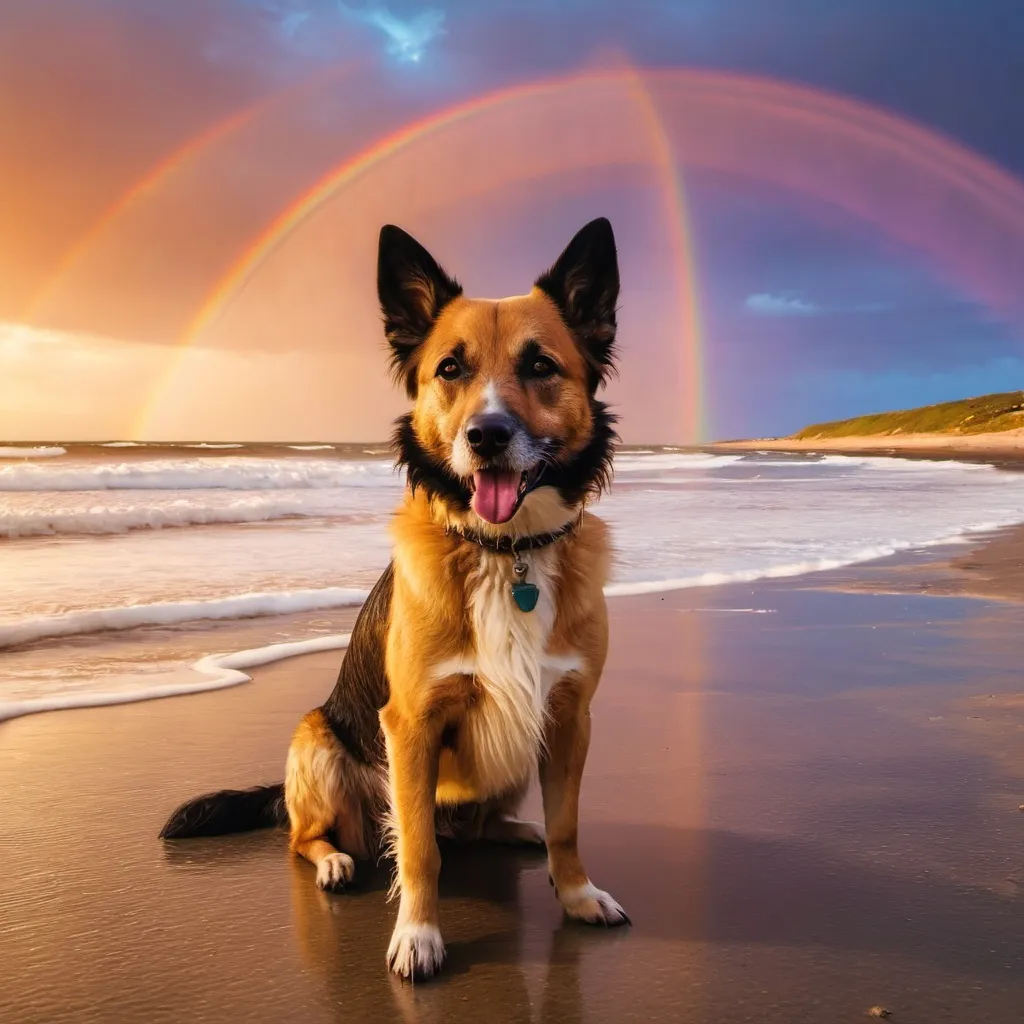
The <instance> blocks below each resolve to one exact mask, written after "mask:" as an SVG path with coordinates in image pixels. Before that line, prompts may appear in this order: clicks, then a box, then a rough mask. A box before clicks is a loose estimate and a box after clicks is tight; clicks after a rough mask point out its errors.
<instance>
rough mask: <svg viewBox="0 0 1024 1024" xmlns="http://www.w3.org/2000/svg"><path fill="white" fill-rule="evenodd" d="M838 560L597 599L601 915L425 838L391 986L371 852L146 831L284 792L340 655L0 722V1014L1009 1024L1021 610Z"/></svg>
mask: <svg viewBox="0 0 1024 1024" xmlns="http://www.w3.org/2000/svg"><path fill="white" fill-rule="evenodd" d="M872 571H875V570H865V572H872ZM854 575H856V573H854V572H852V571H848V572H845V573H840V574H829V575H826V574H821V575H820V576H814V577H805V578H803V579H798V580H793V581H789V582H774V583H764V584H757V585H749V584H748V585H743V586H736V587H721V588H714V589H710V590H704V591H698V590H691V591H680V592H675V593H669V594H665V595H655V596H649V597H643V598H622V599H616V600H615V601H614V602H613V603H612V609H613V615H612V622H613V636H612V649H611V656H610V660H609V664H608V668H607V671H606V675H605V679H604V683H603V685H602V689H601V691H600V693H599V694H598V699H597V703H596V706H595V709H594V740H593V745H592V750H591V757H590V761H589V764H588V771H587V775H586V778H585V783H584V794H583V811H582V820H581V843H582V850H583V854H584V858H585V861H586V863H587V865H588V868H589V870H590V873H591V875H592V877H593V879H594V880H595V882H596V883H597V884H598V885H600V886H602V887H604V888H607V889H608V890H610V891H611V892H612V893H613V894H614V895H615V896H616V898H617V899H619V901H620V902H621V903H622V904H623V905H624V906H625V907H626V909H627V911H628V912H629V913H630V915H631V917H632V920H633V926H632V928H630V929H623V930H617V931H600V930H592V929H589V928H587V927H586V926H583V925H576V924H571V923H567V922H565V921H564V920H563V918H562V915H561V912H560V909H559V907H558V905H557V903H556V901H555V899H554V897H553V895H552V893H551V890H550V888H549V886H548V881H547V871H546V866H545V863H544V860H543V856H540V857H538V856H537V855H536V854H535V853H520V852H515V851H509V850H502V849H498V848H494V847H476V848H468V849H460V850H450V849H449V850H446V851H445V853H444V868H443V873H442V926H443V930H444V934H445V938H446V940H447V943H448V951H449V962H448V965H447V967H446V970H445V972H444V973H443V974H442V975H441V976H440V977H439V978H438V979H437V980H435V981H433V982H431V983H428V984H423V985H418V986H416V987H415V988H412V987H410V986H408V985H405V986H403V985H402V984H400V983H398V982H397V981H394V980H392V979H391V978H390V977H389V976H388V974H387V973H386V971H385V967H384V951H385V949H386V946H387V940H388V936H389V933H390V930H391V926H392V922H393V917H394V909H395V908H394V906H393V905H389V904H387V903H386V901H385V886H386V882H387V873H386V870H385V869H383V868H377V869H374V868H372V867H368V866H365V865H361V874H360V877H359V880H358V882H357V884H356V886H355V887H354V888H353V889H352V891H350V892H347V893H344V894H338V895H326V894H322V893H320V892H318V891H317V890H316V888H315V886H314V883H313V870H312V868H311V867H310V866H309V865H307V864H305V863H302V862H299V861H296V860H292V859H291V858H289V856H288V854H287V851H286V845H285V838H284V836H283V835H282V834H281V833H279V832H271V831H267V832H259V833H252V834H249V835H242V836H235V837H226V838H223V839H208V840H193V841H189V842H181V843H177V844H163V843H161V842H160V841H158V840H157V838H156V834H157V831H158V830H159V828H160V825H161V824H162V822H163V820H164V818H165V817H166V815H167V813H168V812H169V811H170V810H171V809H172V807H173V806H174V805H175V804H176V803H177V802H179V801H180V800H181V799H182V798H184V797H187V796H191V795H194V794H196V793H199V792H201V791H203V790H206V789H210V788H219V787H222V786H244V785H250V784H254V783H257V782H270V781H275V780H277V779H280V778H281V775H282V761H283V756H284V751H285V749H286V745H287V743H288V739H289V735H290V732H291V730H292V728H293V726H294V724H295V722H296V720H297V718H298V716H299V715H300V714H301V713H302V712H304V711H305V710H307V709H308V708H310V707H312V706H314V705H315V704H318V703H319V702H320V701H321V700H322V699H323V698H324V696H325V695H326V693H327V692H328V690H329V688H330V686H331V684H332V682H333V676H334V674H335V672H336V670H337V665H338V661H339V658H340V655H339V654H322V655H311V656H307V657H303V658H296V659H293V660H290V661H285V662H281V663H279V664H277V665H273V666H268V667H266V668H264V669H261V670H257V675H256V677H255V679H254V681H253V682H252V683H250V684H247V685H243V686H240V687H238V688H235V689H231V690H222V691H217V692H211V693H206V694H200V695H197V696H191V697H185V698H177V699H170V700H156V701H150V702H147V703H141V704H132V705H124V706H120V707H108V708H96V709H84V710H79V711H66V712H59V713H55V714H43V715H35V716H30V717H26V718H22V719H16V720H13V721H10V722H7V723H3V724H0V786H2V791H3V792H4V793H5V796H4V801H3V807H4V811H3V820H2V827H0V865H2V871H0V964H2V965H3V968H2V984H0V1020H2V1021H4V1022H7V1021H10V1022H18V1024H33V1022H44V1021H45V1022H50V1021H76V1022H79V1021H104V1022H106V1021H111V1022H120V1021H143V1020H145V1021H213V1020H217V1021H220V1020H238V1021H281V1020H301V1021H304V1022H310V1024H313V1022H320V1021H325V1022H326V1021H336V1020H345V1021H354V1022H361V1021H368V1022H370V1021H391V1020H396V1021H424V1022H439V1024H440V1022H445V1024H447V1022H458V1021H474V1022H475V1021H479V1020H481V1019H485V1020H493V1021H515V1022H518V1021H524V1022H525V1021H551V1022H556V1021H557V1022H562V1021H566V1022H597V1021H615V1022H617V1021H628V1020H644V1021H687V1022H701V1021H707V1022H716V1024H717V1022H722V1024H727V1022H733V1021H736V1022H739V1021H757V1022H760V1021H764V1022H775V1021H780V1022H781V1021H786V1022H789V1021H793V1020H805V1021H815V1022H818V1021H821V1022H841V1021H857V1020H863V1019H867V1018H866V1013H867V1011H868V1009H869V1008H870V1007H872V1006H883V1007H886V1008H888V1009H889V1010H891V1011H892V1014H893V1017H892V1019H893V1020H895V1021H897V1022H904V1021H905V1022H920V1024H941V1022H944V1021H949V1022H957V1024H963V1022H971V1024H979V1022H994V1024H1002V1022H1006V1024H1011V1022H1014V1024H1015V1022H1017V1021H1018V1020H1019V1019H1020V1011H1021V1007H1022V1006H1024V913H1022V912H1024V814H1022V813H1021V812H1020V811H1018V809H1017V807H1018V805H1019V804H1021V803H1024V700H1022V698H1021V696H1020V689H1021V688H1020V653H1021V644H1022V640H1021V611H1020V608H1019V606H1018V605H1016V604H1012V603H1006V602H1002V603H994V602H986V601H981V600H977V599H967V598H960V597H942V598H938V597H930V596H922V595H919V594H918V595H876V594H865V593H854V592H849V591H847V592H842V591H840V590H837V589H835V588H836V587H839V586H842V585H844V584H848V583H849V582H850V580H851V578H852V577H853V576H854ZM864 578H865V579H866V578H867V577H866V576H865V577H864ZM744 609H746V610H744ZM749 609H754V610H758V611H760V612H761V613H754V612H752V611H749ZM530 802H531V807H530V808H529V810H531V811H532V813H533V814H534V815H535V814H536V810H537V807H536V805H537V799H536V794H533V795H531V798H530Z"/></svg>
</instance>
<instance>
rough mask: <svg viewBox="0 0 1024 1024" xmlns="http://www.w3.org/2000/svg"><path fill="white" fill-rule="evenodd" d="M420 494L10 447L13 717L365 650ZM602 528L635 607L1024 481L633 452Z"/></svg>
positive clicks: (299, 471)
mask: <svg viewBox="0 0 1024 1024" xmlns="http://www.w3.org/2000/svg"><path fill="white" fill-rule="evenodd" d="M402 487H403V478H402V476H401V475H400V474H399V473H398V472H396V471H395V470H394V468H393V467H392V464H391V462H390V460H389V456H388V451H387V449H386V447H385V446H384V445H327V444H308V445H298V444H295V445H213V444H211V445H140V444H131V443H129V442H111V443H109V444H106V445H46V446H37V447H31V448H30V447H27V446H16V445H11V446H8V447H3V448H0V584H2V586H0V718H5V717H11V716H13V715H17V714H22V713H25V712H28V711H33V710H44V709H46V708H56V707H71V706H86V705H90V704H101V703H114V702H120V701H126V700H136V699H143V698H146V697H152V696H158V695H162V694H171V693H187V692H190V691H193V690H202V689H208V688H211V687H214V686H221V685H230V684H232V683H235V682H239V681H242V680H244V679H245V678H246V677H245V676H244V675H243V674H241V673H240V672H239V671H238V670H239V669H242V668H244V667H246V666H251V665H253V664H258V663H260V662H261V661H267V660H272V659H273V658H275V657H280V656H281V655H282V654H284V653H288V652H290V651H295V650H305V649H318V648H319V649H323V648H325V647H326V648H330V647H339V646H343V645H344V642H345V639H344V636H339V634H340V633H341V632H342V631H343V628H344V627H345V624H347V623H350V622H351V618H352V615H353V614H354V610H355V608H356V607H357V606H358V605H359V603H360V602H361V601H362V600H363V598H364V596H365V593H366V591H367V590H368V589H369V588H370V587H371V586H372V585H373V582H374V581H375V580H376V578H377V577H378V575H379V574H380V572H381V571H382V570H383V568H384V567H385V565H386V564H387V561H388V557H389V546H390V545H389V537H388V532H387V525H388V520H389V517H390V515H391V512H392V510H393V509H394V507H395V506H396V505H397V503H398V501H399V500H400V497H401V492H402ZM595 510H596V511H597V512H598V513H599V514H600V515H601V516H603V517H604V518H605V519H606V520H607V521H608V522H609V523H610V524H611V525H612V527H613V529H614V534H615V542H616V555H615V561H614V571H613V579H612V581H611V584H610V585H609V587H608V594H609V596H610V597H612V598H614V597H616V596H620V595H626V594H635V593H646V592H656V591H664V590H671V589H679V588H685V587H695V586H701V585H718V584H724V583H730V582H735V581H744V580H755V579H759V578H767V577H783V576H795V575H800V574H803V573H807V572H814V571H817V570H823V569H831V568H836V567H839V566H842V565H848V564H852V563H856V562H863V561H868V560H871V559H875V558H880V557H883V556H886V555H891V554H894V553H896V552H899V551H905V550H908V549H914V548H920V547H925V546H930V545H937V544H948V543H955V542H958V541H960V542H962V541H963V540H964V539H965V538H966V537H968V536H969V535H970V534H971V533H973V532H976V531H984V530H991V529H994V528H997V527H1000V526H1007V525H1010V524H1013V523H1016V522H1019V521H1021V520H1024V473H1017V472H1008V471H1003V470H1000V469H998V468H995V467H993V466H989V465H983V464H967V463H961V462H953V461H914V460H909V459H889V458H870V457H847V456H841V455H824V456H821V455H780V454H778V453H756V452H754V453H736V454H718V453H709V452H702V451H696V450H683V449H672V448H649V449H638V448H633V449H629V448H626V449H623V450H622V451H621V452H620V454H619V456H618V458H617V460H616V473H615V483H614V486H613V488H612V489H611V491H610V493H609V494H608V495H606V496H605V497H604V498H603V499H602V500H601V501H600V502H599V503H598V504H597V505H596V506H595ZM267 645H289V646H286V647H273V648H272V649H270V650H269V651H268V650H267ZM294 645H298V646H294ZM242 648H244V649H245V651H246V652H247V653H244V654H241V655H239V654H237V653H236V654H233V652H238V651H239V650H240V649H242ZM214 655H217V656H220V655H232V656H231V657H226V658H225V657H216V658H214V657H212V656H214ZM330 683H331V680H325V693H326V692H327V689H328V688H329V686H330Z"/></svg>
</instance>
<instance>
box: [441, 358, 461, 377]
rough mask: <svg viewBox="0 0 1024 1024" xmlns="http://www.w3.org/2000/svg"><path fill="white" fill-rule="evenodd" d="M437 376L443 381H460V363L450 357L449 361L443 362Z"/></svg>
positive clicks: (444, 360) (443, 360)
mask: <svg viewBox="0 0 1024 1024" xmlns="http://www.w3.org/2000/svg"><path fill="white" fill-rule="evenodd" d="M435 376H438V377H440V378H441V380H458V379H459V377H461V376H462V367H461V366H459V361H458V360H457V359H453V358H452V357H451V356H449V357H448V358H447V359H442V360H441V365H440V366H439V367H438V368H437V373H436V375H435Z"/></svg>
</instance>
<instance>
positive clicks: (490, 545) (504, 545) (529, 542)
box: [448, 519, 579, 555]
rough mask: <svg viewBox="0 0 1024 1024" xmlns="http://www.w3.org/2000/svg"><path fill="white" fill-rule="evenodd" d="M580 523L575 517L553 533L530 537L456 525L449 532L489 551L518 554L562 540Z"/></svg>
mask: <svg viewBox="0 0 1024 1024" xmlns="http://www.w3.org/2000/svg"><path fill="white" fill-rule="evenodd" d="M578 525H579V520H578V519H574V520H572V522H569V523H566V524H565V526H563V527H561V528H560V529H557V530H553V531H552V532H551V533H535V534H532V535H531V536H529V537H512V536H509V535H508V534H502V535H501V536H500V537H489V536H487V534H484V533H476V532H475V531H473V530H459V529H455V528H454V527H453V528H452V529H450V530H449V531H448V532H449V533H454V534H455V535H456V536H459V537H461V538H462V539H463V540H468V541H469V542H470V544H477V545H479V546H480V547H482V548H487V550H488V551H494V552H495V553H496V554H499V555H516V554H518V553H519V552H520V551H536V550H537V549H538V548H546V547H547V546H548V545H549V544H554V543H555V541H556V540H561V539H562V537H564V536H566V534H569V533H572V532H573V531H574V530H575V529H576V527H577V526H578Z"/></svg>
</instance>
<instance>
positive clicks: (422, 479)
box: [391, 413, 473, 512]
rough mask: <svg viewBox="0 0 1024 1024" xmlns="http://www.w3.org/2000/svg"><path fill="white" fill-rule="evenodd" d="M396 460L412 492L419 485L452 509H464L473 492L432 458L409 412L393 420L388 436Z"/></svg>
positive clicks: (461, 510) (467, 507) (466, 508)
mask: <svg viewBox="0 0 1024 1024" xmlns="http://www.w3.org/2000/svg"><path fill="white" fill-rule="evenodd" d="M391 447H392V450H393V451H394V453H395V462H396V463H397V464H398V465H399V466H404V467H405V473H406V477H407V479H408V481H409V486H410V487H411V488H412V491H413V493H414V494H415V493H416V490H417V488H420V487H422V488H423V490H424V491H426V492H427V494H428V495H429V496H430V497H432V498H435V497H436V498H441V499H442V500H444V501H445V502H446V503H447V504H448V505H449V506H450V507H451V508H452V509H455V510H458V511H460V512H466V511H468V509H469V503H470V501H471V500H472V497H473V495H472V494H471V493H470V490H469V488H468V487H467V486H466V485H465V484H464V483H463V482H462V481H461V480H460V479H459V478H458V477H457V476H456V475H455V474H454V473H452V472H451V471H450V470H449V469H448V468H447V467H446V466H444V465H443V464H442V463H440V462H437V461H436V460H435V459H433V458H431V456H430V455H429V453H428V452H427V451H426V450H425V449H424V448H423V446H422V445H421V444H420V441H419V438H418V437H417V436H416V431H415V430H414V429H413V425H412V414H411V413H408V414H406V415H405V416H400V417H399V418H398V419H397V420H396V421H395V432H394V433H393V434H392V435H391Z"/></svg>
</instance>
